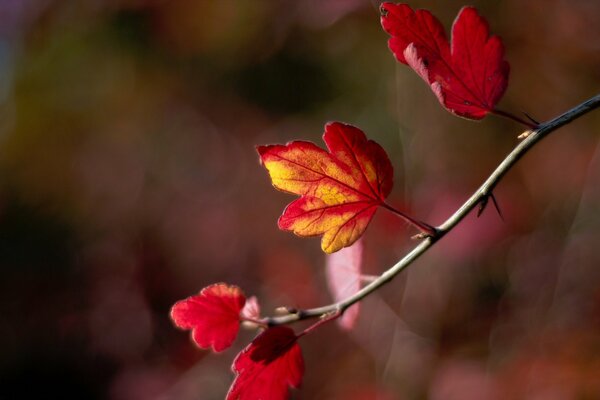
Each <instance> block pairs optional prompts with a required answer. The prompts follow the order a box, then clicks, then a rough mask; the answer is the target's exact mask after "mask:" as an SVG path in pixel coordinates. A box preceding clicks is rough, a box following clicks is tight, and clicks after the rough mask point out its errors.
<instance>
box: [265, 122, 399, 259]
mask: <svg viewBox="0 0 600 400" xmlns="http://www.w3.org/2000/svg"><path fill="white" fill-rule="evenodd" d="M323 140H324V142H325V144H326V145H327V149H328V150H329V151H325V150H323V149H321V148H320V147H318V146H316V145H315V144H313V143H310V142H305V141H295V142H290V143H288V144H286V145H268V146H258V147H257V150H258V153H259V155H260V158H261V161H262V163H263V165H264V166H265V167H266V169H267V171H268V172H269V175H270V177H271V181H272V183H273V186H274V187H275V188H277V189H279V190H281V191H284V192H288V193H292V194H297V195H300V196H301V197H300V198H299V199H297V200H295V201H293V202H292V203H290V204H289V205H288V206H287V207H286V209H285V210H284V212H283V214H282V215H281V217H280V218H279V221H278V224H279V228H280V229H282V230H287V231H292V232H294V233H295V234H297V235H299V236H317V235H323V238H322V240H321V248H322V249H323V251H324V252H326V253H333V252H335V251H338V250H340V249H341V248H343V247H347V246H350V245H351V244H352V243H354V242H355V241H356V240H358V238H360V236H361V235H362V234H363V233H364V231H365V229H366V228H367V226H368V224H369V222H370V221H371V219H372V218H373V215H374V214H375V211H376V210H377V207H378V206H380V205H383V204H384V202H385V198H386V197H387V196H388V195H389V193H390V191H391V190H392V185H393V168H392V165H391V163H390V160H389V158H388V156H387V154H386V153H385V151H384V150H383V148H382V147H381V146H380V145H379V144H377V143H375V142H374V141H372V140H368V139H367V138H366V136H365V134H364V133H363V132H362V131H361V130H360V129H358V128H356V127H354V126H352V125H347V124H343V123H340V122H331V123H328V124H327V125H325V133H324V135H323Z"/></svg>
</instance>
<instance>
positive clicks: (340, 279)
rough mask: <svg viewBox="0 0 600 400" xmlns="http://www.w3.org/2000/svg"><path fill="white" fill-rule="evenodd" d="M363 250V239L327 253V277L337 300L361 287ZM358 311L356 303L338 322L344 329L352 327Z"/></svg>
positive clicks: (330, 288)
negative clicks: (332, 252) (335, 251)
mask: <svg viewBox="0 0 600 400" xmlns="http://www.w3.org/2000/svg"><path fill="white" fill-rule="evenodd" d="M362 252H363V241H362V240H358V241H357V242H356V243H354V244H353V245H352V246H350V247H346V248H345V249H342V250H340V251H338V252H337V253H334V254H328V255H327V258H326V260H325V277H326V278H327V285H328V286H329V290H330V291H331V294H332V295H333V299H334V300H335V301H336V302H338V301H341V300H343V299H345V298H346V297H349V296H351V295H353V294H354V293H356V292H358V290H359V289H360V281H361V279H362V274H361V267H362ZM358 312H359V303H356V304H354V305H353V306H351V307H350V308H348V309H347V310H346V311H345V312H344V315H343V316H342V317H341V318H339V319H338V323H339V324H340V326H341V327H342V328H344V329H351V328H352V327H353V326H354V323H355V322H356V318H358Z"/></svg>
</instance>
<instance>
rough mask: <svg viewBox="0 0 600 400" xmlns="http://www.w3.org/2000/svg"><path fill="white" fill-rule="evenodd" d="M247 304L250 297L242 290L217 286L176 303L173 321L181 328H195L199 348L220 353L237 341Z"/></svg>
mask: <svg viewBox="0 0 600 400" xmlns="http://www.w3.org/2000/svg"><path fill="white" fill-rule="evenodd" d="M245 302H246V297H245V296H244V293H243V292H242V290H241V289H240V288H239V287H237V286H230V285H227V284H225V283H216V284H214V285H210V286H207V287H205V288H204V289H202V290H201V291H200V293H198V294H197V295H195V296H190V297H188V298H187V299H185V300H181V301H178V302H177V303H175V305H174V306H173V307H172V308H171V319H172V320H173V322H174V323H175V325H177V326H178V327H179V328H182V329H191V330H192V339H193V340H194V342H195V343H196V344H197V345H198V346H199V347H201V348H203V349H207V348H209V347H212V349H213V350H214V351H215V352H220V351H223V350H225V349H227V348H228V347H229V346H231V344H232V343H233V341H234V340H235V338H236V336H237V334H238V331H239V329H240V311H241V310H242V308H243V307H244V303H245Z"/></svg>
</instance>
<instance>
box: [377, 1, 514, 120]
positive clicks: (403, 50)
mask: <svg viewBox="0 0 600 400" xmlns="http://www.w3.org/2000/svg"><path fill="white" fill-rule="evenodd" d="M381 14H382V16H381V25H382V26H383V29H384V30H385V31H386V32H387V33H388V34H389V35H390V36H391V38H390V39H389V41H388V46H389V48H390V50H391V51H392V53H393V54H394V56H395V57H396V59H397V60H398V61H399V62H401V63H403V64H407V65H409V66H410V67H411V68H412V69H413V70H415V72H416V73H417V74H419V76H421V78H423V80H425V81H426V82H427V83H428V84H429V85H430V86H431V89H432V90H433V92H434V93H435V95H436V96H437V98H438V100H439V101H440V103H442V105H443V106H444V107H445V108H446V109H447V110H448V111H450V112H452V113H454V114H457V115H459V116H462V117H465V118H470V119H482V118H483V117H485V116H486V115H487V114H488V113H489V112H491V111H493V110H494V108H495V106H496V103H497V102H498V101H499V100H500V98H501V97H502V95H503V94H504V92H505V90H506V87H507V85H508V75H509V71H510V67H509V64H508V62H506V61H505V60H504V46H503V45H502V41H501V40H500V38H499V37H498V36H490V33H489V27H488V24H487V22H486V21H485V19H484V18H482V17H481V16H479V14H478V13H477V11H476V10H475V8H473V7H463V8H462V9H461V10H460V12H459V14H458V16H457V18H456V20H455V21H454V24H453V25H452V44H450V43H449V42H448V39H447V38H446V34H445V33H444V28H443V26H442V24H441V23H440V22H439V21H438V19H437V18H435V17H434V16H433V15H432V14H431V13H430V12H429V11H426V10H416V11H413V10H412V9H411V8H410V7H409V6H408V5H406V4H393V3H383V4H382V5H381Z"/></svg>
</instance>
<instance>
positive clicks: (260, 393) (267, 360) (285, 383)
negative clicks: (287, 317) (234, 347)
mask: <svg viewBox="0 0 600 400" xmlns="http://www.w3.org/2000/svg"><path fill="white" fill-rule="evenodd" d="M297 339H298V338H297V336H296V334H295V333H294V331H293V330H291V329H290V328H288V327H285V326H276V327H273V328H270V329H267V330H266V331H264V332H263V333H261V334H260V335H258V336H257V337H256V339H254V340H253V341H252V343H250V344H249V345H248V346H247V347H246V348H245V349H244V350H242V351H241V352H240V354H238V356H237V357H236V358H235V360H234V361H233V366H232V370H233V372H234V373H235V374H236V377H235V380H234V381H233V384H232V385H231V388H230V389H229V393H227V400H258V399H262V400H281V399H287V398H288V395H289V392H288V387H293V388H298V387H300V384H301V383H302V376H303V375H304V360H303V358H302V351H301V349H300V346H298V343H296V340H297Z"/></svg>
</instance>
